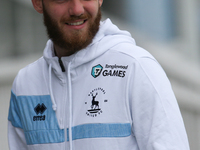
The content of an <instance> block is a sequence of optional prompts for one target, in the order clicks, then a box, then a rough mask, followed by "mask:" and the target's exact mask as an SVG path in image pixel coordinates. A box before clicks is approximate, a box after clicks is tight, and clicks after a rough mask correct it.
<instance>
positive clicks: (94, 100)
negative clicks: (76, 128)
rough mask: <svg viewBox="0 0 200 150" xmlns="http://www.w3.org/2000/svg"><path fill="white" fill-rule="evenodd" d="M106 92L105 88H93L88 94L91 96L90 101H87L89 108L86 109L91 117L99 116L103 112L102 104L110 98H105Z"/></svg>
mask: <svg viewBox="0 0 200 150" xmlns="http://www.w3.org/2000/svg"><path fill="white" fill-rule="evenodd" d="M105 94H106V92H105V90H104V89H103V88H96V89H94V90H92V91H91V92H90V93H89V94H88V96H89V97H90V102H89V103H88V102H85V104H86V105H88V107H89V109H88V110H87V111H86V115H87V116H89V117H97V116H98V115H100V114H101V113H103V111H102V109H101V108H100V105H101V104H102V103H107V102H108V100H107V99H104V96H105Z"/></svg>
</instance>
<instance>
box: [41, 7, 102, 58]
mask: <svg viewBox="0 0 200 150" xmlns="http://www.w3.org/2000/svg"><path fill="white" fill-rule="evenodd" d="M86 18H87V19H88V21H89V20H90V19H91V18H92V17H91V15H89V14H87V13H86V14H83V15H80V16H71V17H70V18H61V23H65V22H68V21H75V20H78V19H86ZM43 20H44V25H45V26H46V30H47V34H48V37H49V38H50V39H51V40H52V41H53V43H54V44H55V45H57V46H59V47H60V48H62V49H65V50H66V51H67V52H68V53H70V54H73V53H75V52H77V51H79V50H81V49H83V48H86V47H87V46H88V45H89V44H90V43H91V42H92V40H93V38H94V36H95V35H96V33H97V32H98V30H99V25H100V20H101V10H100V7H99V10H98V13H97V16H96V18H95V20H94V22H92V21H90V22H88V28H87V30H85V31H86V32H83V31H82V30H72V31H70V33H65V32H64V31H62V29H61V28H60V27H59V25H58V23H57V22H56V21H55V20H54V19H53V18H51V16H50V15H49V14H48V12H47V11H46V9H45V7H44V5H43Z"/></svg>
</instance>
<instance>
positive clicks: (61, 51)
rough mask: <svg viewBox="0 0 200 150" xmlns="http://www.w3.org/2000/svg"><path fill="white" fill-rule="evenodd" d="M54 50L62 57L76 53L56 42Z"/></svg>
mask: <svg viewBox="0 0 200 150" xmlns="http://www.w3.org/2000/svg"><path fill="white" fill-rule="evenodd" d="M54 52H55V55H56V56H57V57H58V58H61V57H64V56H70V55H72V54H74V53H75V52H74V51H69V50H66V49H64V48H61V47H59V46H57V45H55V44H54Z"/></svg>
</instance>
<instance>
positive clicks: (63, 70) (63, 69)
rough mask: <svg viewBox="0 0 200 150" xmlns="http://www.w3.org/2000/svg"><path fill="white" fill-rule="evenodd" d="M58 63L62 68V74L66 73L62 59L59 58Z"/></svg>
mask: <svg viewBox="0 0 200 150" xmlns="http://www.w3.org/2000/svg"><path fill="white" fill-rule="evenodd" d="M58 62H59V64H60V68H61V70H62V72H65V66H64V65H63V62H62V60H61V58H58Z"/></svg>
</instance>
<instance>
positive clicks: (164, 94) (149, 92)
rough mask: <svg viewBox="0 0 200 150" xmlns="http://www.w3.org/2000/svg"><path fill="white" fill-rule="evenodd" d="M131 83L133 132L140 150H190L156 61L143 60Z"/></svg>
mask: <svg viewBox="0 0 200 150" xmlns="http://www.w3.org/2000/svg"><path fill="white" fill-rule="evenodd" d="M134 66H135V67H134V69H133V75H132V77H131V82H130V83H131V84H130V91H129V92H130V93H131V94H130V95H131V97H130V101H131V112H132V119H133V127H132V132H133V134H134V135H135V138H136V140H137V143H138V146H139V149H140V150H189V144H188V139H187V135H186V131H185V127H184V123H183V120H182V116H181V113H180V110H179V107H178V104H177V101H176V98H175V96H174V93H173V91H172V88H171V85H170V82H169V80H168V78H167V76H166V74H165V73H164V71H163V69H162V68H161V66H160V65H159V64H158V63H157V61H156V60H155V59H153V58H140V59H138V60H137V62H136V64H135V65H134Z"/></svg>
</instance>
